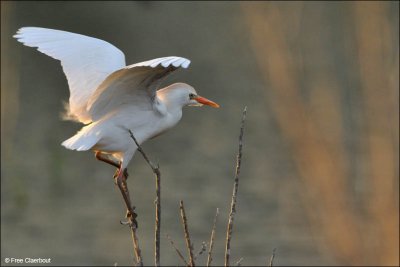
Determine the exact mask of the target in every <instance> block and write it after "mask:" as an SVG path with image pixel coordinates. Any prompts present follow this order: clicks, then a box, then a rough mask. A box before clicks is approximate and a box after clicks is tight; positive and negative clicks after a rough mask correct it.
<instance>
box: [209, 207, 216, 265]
mask: <svg viewBox="0 0 400 267" xmlns="http://www.w3.org/2000/svg"><path fill="white" fill-rule="evenodd" d="M218 214H219V209H218V208H217V212H216V213H215V217H214V223H213V228H212V230H211V237H210V247H209V249H208V258H207V267H208V266H210V264H211V261H212V256H211V253H212V250H213V247H214V238H215V227H216V224H217V218H218Z"/></svg>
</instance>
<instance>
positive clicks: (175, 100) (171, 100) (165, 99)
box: [157, 89, 185, 117]
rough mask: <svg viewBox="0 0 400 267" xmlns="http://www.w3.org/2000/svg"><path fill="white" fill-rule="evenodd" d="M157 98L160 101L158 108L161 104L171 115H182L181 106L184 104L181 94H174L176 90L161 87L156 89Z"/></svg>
mask: <svg viewBox="0 0 400 267" xmlns="http://www.w3.org/2000/svg"><path fill="white" fill-rule="evenodd" d="M157 99H158V101H159V102H160V103H159V104H160V108H161V106H164V109H166V112H167V113H169V114H171V115H177V116H178V115H179V117H181V116H182V108H183V106H184V105H185V102H184V99H182V96H181V95H179V94H176V92H174V91H172V90H165V89H161V90H159V91H157ZM161 109H162V108H161Z"/></svg>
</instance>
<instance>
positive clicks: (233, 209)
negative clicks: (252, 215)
mask: <svg viewBox="0 0 400 267" xmlns="http://www.w3.org/2000/svg"><path fill="white" fill-rule="evenodd" d="M246 112H247V107H245V108H244V110H243V116H242V123H241V127H240V135H239V152H238V155H237V158H236V172H235V182H234V186H233V193H232V201H231V211H230V213H229V220H228V228H227V231H226V246H225V266H229V257H230V254H231V238H232V229H233V219H234V216H235V214H236V196H237V191H238V187H239V174H240V166H241V161H242V146H243V131H244V121H245V120H246Z"/></svg>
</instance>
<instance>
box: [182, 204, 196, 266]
mask: <svg viewBox="0 0 400 267" xmlns="http://www.w3.org/2000/svg"><path fill="white" fill-rule="evenodd" d="M179 208H180V210H181V218H182V224H183V230H184V232H185V240H186V247H187V249H188V253H189V263H190V264H189V266H195V264H194V259H193V246H192V243H191V242H190V235H189V229H188V224H187V219H186V213H185V208H184V206H183V201H182V200H181V201H180V205H179Z"/></svg>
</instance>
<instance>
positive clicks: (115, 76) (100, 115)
mask: <svg viewBox="0 0 400 267" xmlns="http://www.w3.org/2000/svg"><path fill="white" fill-rule="evenodd" d="M13 37H14V38H16V39H17V41H19V42H21V43H22V44H24V45H26V46H29V47H34V48H37V50H38V51H40V52H42V53H44V54H46V55H48V56H50V57H52V58H54V59H57V60H59V61H60V62H61V65H62V68H63V71H64V73H65V76H66V78H67V81H68V86H69V92H70V97H69V102H68V104H67V105H66V113H65V118H66V119H69V120H73V121H77V122H80V123H82V124H84V126H83V127H82V128H81V129H80V130H79V131H78V132H77V133H76V134H75V135H73V136H72V137H70V138H69V139H67V140H65V141H64V142H62V145H63V146H64V147H65V148H67V149H70V150H77V151H93V152H94V153H95V156H96V158H97V159H99V160H102V161H104V162H106V163H109V164H111V165H113V166H115V167H117V173H116V175H115V178H116V179H120V178H121V177H122V176H123V175H124V174H126V173H127V172H126V170H127V166H128V164H129V162H130V161H131V159H132V158H133V156H134V154H135V152H136V151H137V150H138V145H139V146H140V145H141V144H142V143H144V142H145V141H147V140H149V139H152V138H155V137H157V136H159V135H160V134H163V133H164V132H166V131H167V130H169V129H171V128H172V127H174V126H175V125H176V124H177V123H178V122H179V121H180V120H181V118H182V108H183V107H185V106H202V105H207V106H210V107H214V108H218V107H219V105H218V104H217V103H215V102H213V101H211V100H209V99H207V98H205V97H202V96H200V95H198V94H197V92H196V90H195V89H194V88H193V87H192V86H190V85H189V84H186V83H181V82H179V83H174V84H171V85H168V86H166V87H164V88H160V87H161V83H162V81H163V80H164V79H165V77H167V76H168V75H169V74H171V73H173V72H174V71H176V70H178V69H181V68H183V69H186V68H188V66H189V64H190V63H191V61H190V60H189V59H186V58H184V57H177V56H168V57H161V58H156V59H152V60H147V61H144V62H139V63H135V64H132V65H126V63H125V55H124V53H123V52H122V51H121V50H120V49H118V48H117V47H115V46H114V45H112V44H111V43H109V42H106V41H104V40H101V39H97V38H94V37H89V36H85V35H82V34H78V33H72V32H67V31H62V30H56V29H48V28H41V27H22V28H20V29H19V30H18V31H17V32H16V34H15V35H14V36H13ZM131 133H134V136H135V138H136V140H137V142H138V145H136V142H133V141H132V138H131V135H130V134H131Z"/></svg>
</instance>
